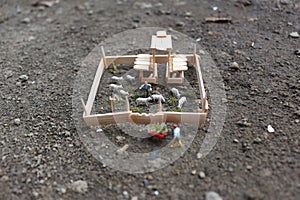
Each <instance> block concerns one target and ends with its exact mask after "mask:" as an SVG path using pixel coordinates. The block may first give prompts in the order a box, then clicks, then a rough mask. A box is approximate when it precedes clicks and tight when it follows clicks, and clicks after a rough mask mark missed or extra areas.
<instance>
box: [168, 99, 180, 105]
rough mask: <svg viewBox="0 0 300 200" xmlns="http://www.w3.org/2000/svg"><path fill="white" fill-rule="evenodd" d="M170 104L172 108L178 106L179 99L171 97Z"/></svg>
mask: <svg viewBox="0 0 300 200" xmlns="http://www.w3.org/2000/svg"><path fill="white" fill-rule="evenodd" d="M168 104H169V105H171V106H176V105H177V104H178V99H176V98H175V97H171V98H170V99H169V100H168Z"/></svg>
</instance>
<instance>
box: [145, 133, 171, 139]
mask: <svg viewBox="0 0 300 200" xmlns="http://www.w3.org/2000/svg"><path fill="white" fill-rule="evenodd" d="M148 133H149V134H150V135H152V136H154V137H157V138H159V139H162V138H163V137H165V136H166V135H167V133H168V131H164V132H162V133H156V132H153V131H148Z"/></svg>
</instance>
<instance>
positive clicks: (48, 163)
mask: <svg viewBox="0 0 300 200" xmlns="http://www.w3.org/2000/svg"><path fill="white" fill-rule="evenodd" d="M32 3H35V1H16V0H12V1H8V0H1V1H0V77H1V79H0V86H1V93H0V94H1V101H0V107H1V114H2V115H1V122H0V129H1V133H0V159H1V160H0V188H1V190H0V199H126V198H127V199H208V198H207V197H205V195H206V194H207V192H209V191H214V192H216V193H218V195H219V196H220V197H222V198H223V199H297V198H299V192H300V178H299V177H300V156H299V153H300V149H299V130H300V126H299V125H300V122H299V120H300V104H299V100H300V95H299V93H300V79H299V77H300V70H299V60H300V58H299V51H300V50H299V49H300V46H299V44H300V43H299V40H300V38H299V35H298V36H297V33H294V32H298V33H299V32H300V24H299V22H300V15H299V13H300V2H299V0H294V1H293V0H278V1H269V0H261V1H258V0H237V1H234V0H229V1H192V0H190V1H188V0H186V1H179V0H170V1H156V0H155V1H151V2H150V1H134V0H117V1H96V0H89V1H83V0H82V1H79V0H72V1H71V0H66V1H60V2H58V3H56V4H54V5H52V6H51V7H43V6H38V7H34V6H32ZM214 6H216V7H214ZM213 8H215V9H216V8H218V9H217V10H215V11H214V9H213ZM206 17H230V18H231V19H232V22H231V23H205V18H206ZM146 26H156V27H163V28H166V29H174V30H177V31H180V32H182V33H184V34H186V35H188V36H190V37H191V38H194V39H195V40H196V39H198V40H197V41H198V42H199V43H200V45H201V46H202V47H203V48H204V49H205V50H207V51H208V52H209V53H210V54H211V56H212V58H213V59H214V61H215V62H216V64H217V66H218V69H219V70H220V72H221V75H222V77H223V80H224V84H225V87H226V95H227V100H226V103H227V108H228V110H227V115H226V122H225V125H224V127H223V131H222V136H221V137H220V138H219V140H218V143H217V145H216V146H215V147H214V149H213V150H212V151H211V152H210V154H209V155H208V156H206V157H205V158H204V159H197V152H198V149H199V148H198V146H199V141H201V137H202V136H201V133H205V132H206V131H207V127H204V128H203V129H200V130H199V135H197V137H196V138H195V142H194V143H193V144H192V145H191V147H190V148H189V149H188V150H187V152H186V153H185V154H184V155H182V156H181V157H180V158H179V159H178V160H177V161H176V162H174V163H172V164H170V165H169V166H167V167H165V168H163V169H161V170H158V171H155V172H152V173H146V174H127V173H125V172H120V171H114V170H112V169H110V168H109V167H106V166H103V165H102V164H101V163H100V162H99V161H98V160H96V159H95V158H94V157H93V156H92V155H91V154H90V153H89V152H88V151H87V149H86V147H85V146H84V145H83V144H82V142H81V140H80V137H79V136H78V133H77V131H76V128H75V126H74V123H73V119H72V92H73V88H72V87H73V85H72V81H74V80H75V79H76V74H77V72H78V71H79V69H80V67H81V66H80V63H81V61H82V60H83V59H84V58H85V57H86V56H87V55H88V53H89V52H90V51H91V50H92V49H93V48H94V47H95V46H97V44H98V43H100V42H101V41H103V40H104V39H105V38H107V37H110V36H111V35H113V34H116V33H119V32H121V31H125V30H128V29H132V28H138V27H146ZM291 33H292V34H291ZM234 62H236V63H234ZM203 76H204V80H205V74H204V75H203ZM212 109H213V108H212ZM268 125H271V126H272V127H273V128H274V129H275V132H273V133H269V132H268V131H267V126H268ZM112 130H114V131H118V129H112ZM114 134H117V133H115V132H114ZM169 139H171V138H169ZM147 142H149V141H147ZM200 172H201V174H199V173H200ZM203 174H204V175H205V177H204V176H203ZM215 199H217V198H215Z"/></svg>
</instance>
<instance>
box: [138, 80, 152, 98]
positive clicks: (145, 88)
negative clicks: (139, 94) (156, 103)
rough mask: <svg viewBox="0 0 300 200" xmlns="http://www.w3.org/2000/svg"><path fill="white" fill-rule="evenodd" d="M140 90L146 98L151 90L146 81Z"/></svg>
mask: <svg viewBox="0 0 300 200" xmlns="http://www.w3.org/2000/svg"><path fill="white" fill-rule="evenodd" d="M139 89H140V90H141V89H142V90H144V97H145V98H147V97H149V91H151V90H152V88H151V84H149V83H148V82H147V81H145V82H144V84H142V85H141V87H140V88H139Z"/></svg>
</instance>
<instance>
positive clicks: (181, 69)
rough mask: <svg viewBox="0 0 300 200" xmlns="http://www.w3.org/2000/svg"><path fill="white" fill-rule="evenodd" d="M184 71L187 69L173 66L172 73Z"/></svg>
mask: <svg viewBox="0 0 300 200" xmlns="http://www.w3.org/2000/svg"><path fill="white" fill-rule="evenodd" d="M185 70H188V67H187V66H182V65H179V66H174V65H173V72H174V71H185Z"/></svg>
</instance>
